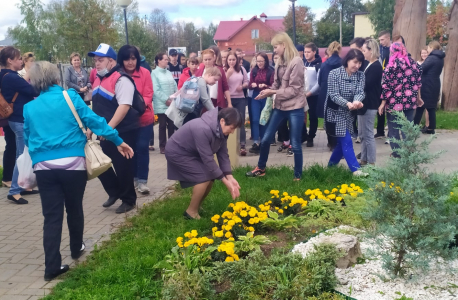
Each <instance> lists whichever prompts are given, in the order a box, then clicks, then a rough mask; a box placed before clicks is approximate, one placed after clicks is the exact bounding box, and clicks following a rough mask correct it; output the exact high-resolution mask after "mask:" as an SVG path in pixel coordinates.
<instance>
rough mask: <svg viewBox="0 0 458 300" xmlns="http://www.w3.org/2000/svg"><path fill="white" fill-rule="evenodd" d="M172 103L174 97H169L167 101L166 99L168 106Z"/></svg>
mask: <svg viewBox="0 0 458 300" xmlns="http://www.w3.org/2000/svg"><path fill="white" fill-rule="evenodd" d="M170 104H172V99H170V98H169V99H167V101H165V105H166V106H170Z"/></svg>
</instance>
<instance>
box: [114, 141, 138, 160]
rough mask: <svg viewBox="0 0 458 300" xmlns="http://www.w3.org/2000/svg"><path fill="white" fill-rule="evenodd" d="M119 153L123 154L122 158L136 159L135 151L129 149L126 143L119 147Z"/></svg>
mask: <svg viewBox="0 0 458 300" xmlns="http://www.w3.org/2000/svg"><path fill="white" fill-rule="evenodd" d="M118 151H119V153H121V155H122V156H124V157H125V158H132V157H134V150H132V148H130V147H129V145H127V144H126V143H124V142H123V143H122V144H121V145H119V146H118Z"/></svg>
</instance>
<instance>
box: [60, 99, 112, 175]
mask: <svg viewBox="0 0 458 300" xmlns="http://www.w3.org/2000/svg"><path fill="white" fill-rule="evenodd" d="M63 93H64V97H65V100H66V101H67V104H68V106H69V107H70V110H71V111H72V113H73V116H74V117H75V119H76V122H78V126H79V128H81V130H82V131H83V133H84V135H85V136H86V129H85V128H84V126H83V123H82V122H81V119H80V117H79V116H78V113H77V112H76V109H75V106H74V105H73V102H72V100H70V97H69V96H68V93H67V91H64V92H63ZM84 154H85V155H86V170H87V180H91V179H94V178H96V177H98V176H99V175H101V174H102V173H104V172H105V171H107V170H108V169H110V168H111V166H112V165H111V158H109V157H108V156H107V155H106V154H105V153H103V151H102V148H101V147H100V145H99V144H98V143H97V142H95V141H93V140H88V141H87V142H86V146H85V147H84Z"/></svg>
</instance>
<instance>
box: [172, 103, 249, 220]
mask: <svg viewBox="0 0 458 300" xmlns="http://www.w3.org/2000/svg"><path fill="white" fill-rule="evenodd" d="M242 125H243V122H242V117H241V116H240V113H239V112H238V111H237V110H236V109H235V108H232V107H231V108H229V107H228V108H223V109H222V110H220V111H219V112H218V109H212V110H210V111H208V112H206V113H205V114H203V115H202V117H201V118H198V119H194V120H191V121H189V122H188V123H186V124H184V125H183V127H181V128H180V129H179V130H178V131H177V132H176V133H175V134H174V135H173V136H172V137H171V138H170V139H169V140H168V142H167V145H166V147H165V157H166V159H167V178H168V179H169V180H178V181H180V184H181V187H182V188H188V187H192V186H193V187H194V188H193V191H192V196H191V203H190V204H189V207H188V209H187V210H186V211H185V212H184V213H183V216H184V217H185V218H187V219H200V216H199V208H200V206H201V205H202V202H203V201H204V199H205V197H207V195H208V194H209V193H210V191H211V188H212V186H213V182H214V181H215V179H219V180H221V181H222V182H223V183H224V184H225V185H226V187H227V189H228V190H229V192H230V193H231V196H232V199H235V198H237V197H238V196H240V191H239V190H240V185H239V184H238V182H237V180H235V178H234V177H233V176H232V170H231V162H230V160H229V155H228V151H227V137H228V135H229V134H231V133H233V132H234V131H235V129H236V128H239V127H241V126H242ZM215 154H216V157H217V158H218V164H219V166H218V164H217V163H216V161H215V159H214V155H215Z"/></svg>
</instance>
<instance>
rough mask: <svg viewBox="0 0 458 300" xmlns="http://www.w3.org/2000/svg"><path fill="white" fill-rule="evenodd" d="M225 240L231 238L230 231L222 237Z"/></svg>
mask: <svg viewBox="0 0 458 300" xmlns="http://www.w3.org/2000/svg"><path fill="white" fill-rule="evenodd" d="M224 236H225V237H226V238H227V239H228V238H230V237H231V236H232V233H230V231H228V232H226V234H225V235H224Z"/></svg>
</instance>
